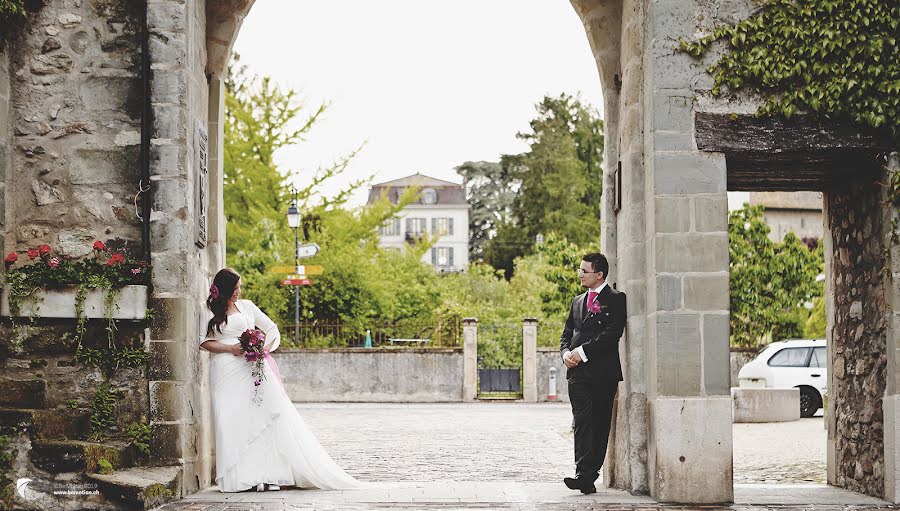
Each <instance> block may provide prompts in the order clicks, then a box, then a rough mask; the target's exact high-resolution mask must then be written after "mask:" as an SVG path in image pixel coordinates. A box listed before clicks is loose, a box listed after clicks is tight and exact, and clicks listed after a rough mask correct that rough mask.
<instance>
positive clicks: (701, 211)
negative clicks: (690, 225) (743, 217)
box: [691, 193, 728, 232]
mask: <svg viewBox="0 0 900 511" xmlns="http://www.w3.org/2000/svg"><path fill="white" fill-rule="evenodd" d="M691 202H692V203H693V206H694V230H695V231H697V232H728V196H727V195H726V194H724V193H723V194H720V195H715V196H696V197H692V198H691Z"/></svg>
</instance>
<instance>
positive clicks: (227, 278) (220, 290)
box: [206, 268, 241, 335]
mask: <svg viewBox="0 0 900 511" xmlns="http://www.w3.org/2000/svg"><path fill="white" fill-rule="evenodd" d="M240 280H241V276H240V275H239V274H238V272H236V271H234V270H232V269H231V268H223V269H221V270H219V273H216V276H215V277H214V278H213V283H212V285H211V286H209V297H208V298H207V299H206V307H207V308H209V310H211V311H212V313H213V318H212V319H211V320H209V324H207V325H206V335H210V334H212V333H213V329H216V331H218V332H219V333H220V334H221V333H222V323H228V300H229V299H231V297H232V295H234V288H236V287H237V284H238V282H239V281H240Z"/></svg>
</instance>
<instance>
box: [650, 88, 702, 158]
mask: <svg viewBox="0 0 900 511" xmlns="http://www.w3.org/2000/svg"><path fill="white" fill-rule="evenodd" d="M650 121H651V122H652V123H653V126H652V130H653V131H674V132H680V133H687V134H690V133H691V132H692V131H693V127H694V97H693V93H692V92H691V91H690V90H687V89H681V90H658V91H655V92H654V94H653V112H652V116H651V118H650ZM655 149H656V150H661V148H659V147H656V148H655Z"/></svg>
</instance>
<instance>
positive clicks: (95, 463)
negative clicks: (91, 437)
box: [84, 445, 122, 474]
mask: <svg viewBox="0 0 900 511" xmlns="http://www.w3.org/2000/svg"><path fill="white" fill-rule="evenodd" d="M104 462H105V463H104ZM84 465H85V470H87V471H88V472H98V473H100V474H106V473H110V472H112V470H113V469H114V468H119V467H121V466H122V459H121V456H120V455H119V451H118V450H117V449H114V448H112V447H108V446H105V445H86V446H85V447H84ZM104 466H108V467H109V472H103V471H102V469H103V468H104Z"/></svg>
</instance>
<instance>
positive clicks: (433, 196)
mask: <svg viewBox="0 0 900 511" xmlns="http://www.w3.org/2000/svg"><path fill="white" fill-rule="evenodd" d="M422 204H427V205H429V206H430V205H432V204H437V192H436V191H435V190H434V189H433V188H426V189H425V191H424V192H422Z"/></svg>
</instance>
